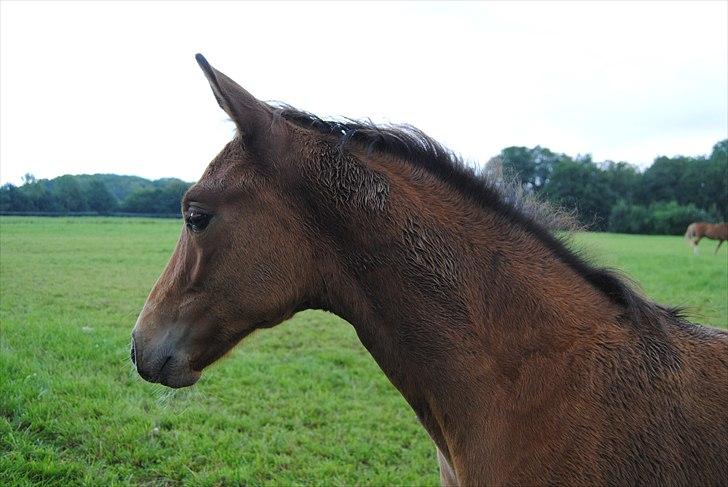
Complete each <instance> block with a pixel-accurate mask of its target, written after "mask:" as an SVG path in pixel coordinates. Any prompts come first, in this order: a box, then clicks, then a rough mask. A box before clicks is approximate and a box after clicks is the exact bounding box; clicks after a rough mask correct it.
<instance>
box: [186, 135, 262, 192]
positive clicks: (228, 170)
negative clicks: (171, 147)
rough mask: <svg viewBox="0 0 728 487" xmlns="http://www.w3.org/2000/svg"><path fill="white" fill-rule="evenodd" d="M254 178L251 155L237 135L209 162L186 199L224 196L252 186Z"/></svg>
mask: <svg viewBox="0 0 728 487" xmlns="http://www.w3.org/2000/svg"><path fill="white" fill-rule="evenodd" d="M254 179H255V167H254V164H253V161H252V159H251V156H250V154H249V153H248V152H247V151H246V150H245V148H244V146H243V143H242V141H241V140H240V139H239V138H237V137H236V138H235V139H233V140H232V141H230V142H228V143H227V145H225V147H223V149H222V150H221V151H220V153H219V154H218V155H217V156H215V158H214V159H213V160H212V161H211V162H210V164H208V166H207V168H206V169H205V172H204V173H203V174H202V176H201V177H200V179H199V181H197V183H195V184H194V185H192V187H191V188H190V189H189V190H188V191H187V193H186V194H185V197H184V201H185V202H189V201H198V202H202V201H206V200H211V199H217V198H220V197H224V196H226V195H229V194H230V193H235V192H238V191H239V190H241V189H245V188H247V187H250V186H252V184H253V181H254Z"/></svg>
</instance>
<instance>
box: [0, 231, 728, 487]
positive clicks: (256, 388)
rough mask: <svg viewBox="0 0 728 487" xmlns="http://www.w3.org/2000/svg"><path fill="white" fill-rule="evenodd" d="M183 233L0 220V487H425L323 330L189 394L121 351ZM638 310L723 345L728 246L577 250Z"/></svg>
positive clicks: (223, 372) (371, 391)
mask: <svg viewBox="0 0 728 487" xmlns="http://www.w3.org/2000/svg"><path fill="white" fill-rule="evenodd" d="M180 225H181V222H180V221H179V220H144V219H112V218H76V219H68V218H58V219H46V218H14V217H3V218H0V292H1V294H0V320H1V329H0V485H31V484H43V485H78V484H80V485H127V484H132V485H139V484H148V485H167V484H170V485H178V484H180V485H220V484H245V485H261V484H285V485H301V484H315V483H316V484H321V483H326V484H337V485H340V484H347V485H351V484H359V485H362V484H363V485H385V484H387V485H390V484H399V485H436V484H438V476H437V472H438V470H437V462H436V461H435V454H434V446H433V445H432V443H431V442H430V440H429V438H428V437H427V435H426V434H425V432H424V431H423V430H422V429H421V427H420V426H419V423H418V422H417V419H416V418H415V414H414V413H413V412H412V411H411V409H410V408H409V406H408V405H407V404H406V403H405V401H404V400H403V399H402V398H400V396H399V394H398V393H397V391H396V390H394V388H393V387H392V386H391V385H390V384H389V382H388V381H387V379H386V378H385V377H384V376H383V374H382V373H381V372H380V371H379V370H378V368H377V366H376V364H375V363H374V361H373V360H372V359H371V358H370V357H369V355H368V354H367V352H366V351H365V350H364V349H363V347H362V346H361V345H360V344H359V341H358V339H357V337H356V335H355V333H354V331H353V329H352V328H351V327H350V326H349V325H347V324H346V323H345V322H343V321H342V320H340V319H338V318H337V317H335V316H333V315H330V314H327V313H323V312H313V311H308V312H304V313H300V314H299V315H297V316H296V317H295V318H294V319H293V320H291V321H289V322H288V323H285V324H283V325H281V326H279V327H277V328H274V329H271V330H264V331H262V332H259V333H256V334H255V335H253V336H252V337H250V338H248V339H247V341H246V342H245V344H244V345H243V346H240V347H238V348H236V349H235V350H234V351H233V352H232V354H231V357H229V358H227V359H225V360H222V361H221V362H220V363H218V364H216V365H214V366H212V367H211V368H210V369H209V370H207V371H206V373H205V374H204V375H203V378H202V379H201V380H200V382H199V384H198V385H196V386H195V387H194V388H191V389H183V390H179V391H170V390H167V389H165V388H163V387H161V386H158V385H152V384H148V383H146V382H144V381H142V380H141V379H140V378H139V377H138V376H137V375H136V373H135V372H134V371H133V370H132V368H131V365H130V362H129V350H128V349H129V333H130V331H131V328H132V326H133V324H134V321H135V319H136V316H137V313H138V312H139V310H140V307H141V306H142V304H143V303H144V300H145V298H146V294H147V292H148V291H149V290H150V288H151V286H152V284H153V283H154V281H155V280H156V278H157V276H158V275H159V273H160V272H161V270H162V268H163V266H164V264H165V263H166V261H167V259H168V257H169V255H170V253H171V251H172V248H173V247H174V244H175V242H176V239H177V236H178V234H179V228H180ZM574 240H575V244H576V245H577V246H580V247H583V248H584V249H585V251H586V253H587V255H591V256H593V257H594V259H595V260H596V261H598V262H601V263H603V264H606V265H610V266H614V267H617V268H620V269H622V270H623V271H624V272H625V273H626V274H627V275H628V276H630V277H632V278H633V279H634V280H635V281H636V282H638V283H639V284H640V287H641V288H642V289H643V291H644V292H645V293H646V294H647V295H648V296H650V297H652V298H654V299H656V300H658V301H660V302H663V303H666V304H671V305H681V306H685V307H687V312H688V315H689V316H690V318H691V319H692V320H694V321H698V322H702V323H706V324H711V325H713V326H719V327H723V328H726V327H728V245H724V246H723V248H721V251H720V252H719V254H718V255H713V249H714V248H715V242H712V241H703V242H702V244H701V246H700V248H701V255H699V256H697V257H696V256H693V255H692V250H690V248H688V246H687V245H685V243H684V242H683V240H682V237H663V236H634V235H615V234H597V233H591V234H579V235H577V236H575V239H574Z"/></svg>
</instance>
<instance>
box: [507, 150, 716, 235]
mask: <svg viewBox="0 0 728 487" xmlns="http://www.w3.org/2000/svg"><path fill="white" fill-rule="evenodd" d="M496 160H497V162H498V163H499V164H500V165H501V166H502V171H503V174H504V175H505V176H508V177H512V178H516V179H518V180H520V181H521V184H522V185H523V189H524V191H526V192H527V193H531V194H534V195H536V196H537V197H539V198H541V199H543V200H546V201H548V202H550V203H552V204H554V205H556V206H558V207H561V208H564V209H572V210H575V211H576V215H577V217H578V219H579V220H580V222H581V223H582V224H583V225H584V226H585V227H587V228H589V229H591V230H602V231H610V232H619V233H642V234H673V235H676V234H681V233H683V232H684V231H685V228H686V227H687V225H688V224H690V223H691V222H694V221H708V222H717V221H726V220H728V139H725V140H722V141H720V142H718V143H717V144H715V145H714V146H713V150H712V152H711V153H710V155H708V156H695V157H689V156H676V157H665V156H660V157H657V158H656V159H655V160H654V162H653V163H652V165H650V166H649V167H648V168H647V169H645V170H644V171H640V169H639V168H638V167H637V166H634V165H632V164H629V163H626V162H614V161H605V162H595V161H593V160H592V157H591V156H590V155H586V156H576V157H570V156H568V155H566V154H558V153H554V152H552V151H550V150H549V149H547V148H545V147H540V146H537V147H533V148H527V147H508V148H506V149H503V150H502V151H501V153H500V155H499V156H498V157H497V158H496Z"/></svg>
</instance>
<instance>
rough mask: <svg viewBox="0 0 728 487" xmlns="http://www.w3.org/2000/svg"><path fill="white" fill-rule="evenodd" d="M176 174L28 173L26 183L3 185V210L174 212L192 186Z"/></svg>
mask: <svg viewBox="0 0 728 487" xmlns="http://www.w3.org/2000/svg"><path fill="white" fill-rule="evenodd" d="M191 184H192V183H186V182H184V181H181V180H179V179H175V178H165V179H158V180H156V181H150V180H148V179H144V178H140V177H136V176H119V175H116V174H92V175H90V174H82V175H78V176H72V175H69V174H67V175H64V176H60V177H57V178H54V179H40V180H37V179H36V178H35V177H33V175H31V174H26V175H25V176H24V177H23V184H22V185H21V186H15V185H13V184H10V183H8V184H5V185H3V186H2V187H0V211H2V212H33V213H64V214H72V213H83V212H92V213H99V214H113V213H136V214H158V215H173V214H179V212H180V201H181V200H182V195H184V193H185V191H187V189H188V188H189V187H190V186H191Z"/></svg>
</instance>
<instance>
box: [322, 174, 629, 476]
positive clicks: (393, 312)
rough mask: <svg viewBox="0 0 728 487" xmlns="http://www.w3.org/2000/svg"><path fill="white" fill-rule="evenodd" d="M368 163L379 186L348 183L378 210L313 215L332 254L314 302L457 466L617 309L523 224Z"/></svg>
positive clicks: (363, 204) (350, 207)
mask: <svg viewBox="0 0 728 487" xmlns="http://www.w3.org/2000/svg"><path fill="white" fill-rule="evenodd" d="M367 169H368V170H369V171H372V172H371V173H369V172H365V173H364V174H367V178H368V179H369V180H372V181H375V183H376V184H375V188H374V189H373V188H368V187H367V183H366V182H364V183H362V185H350V186H347V188H354V189H355V190H356V191H363V192H364V193H365V194H369V193H370V194H379V195H380V196H382V197H384V196H386V202H384V203H383V202H382V200H381V199H380V200H376V198H374V199H372V198H366V197H362V198H352V195H347V197H346V198H338V199H337V200H336V201H339V202H341V201H347V202H348V203H347V204H345V205H340V206H339V207H337V208H336V209H332V208H326V209H323V208H319V209H318V210H317V212H316V214H317V215H318V216H317V218H318V220H319V221H318V223H319V225H317V227H318V228H317V231H318V232H320V234H319V235H320V236H323V238H322V241H323V242H324V244H323V245H325V247H326V249H328V250H326V251H322V252H321V256H322V259H321V262H320V265H319V269H320V270H321V277H322V278H321V281H322V283H323V287H322V289H321V296H319V298H318V299H317V301H319V302H320V303H321V307H323V308H325V309H327V310H329V311H331V312H333V313H335V314H337V315H339V316H341V317H343V318H344V319H346V320H347V321H349V322H350V323H351V324H352V325H353V326H354V327H355V329H356V331H357V334H358V335H359V337H360V339H361V341H362V343H363V344H364V346H365V347H366V348H367V349H368V350H369V352H370V353H371V354H372V356H373V357H374V359H375V360H376V361H377V363H378V364H379V366H380V367H381V368H382V370H383V371H384V372H385V374H386V375H387V376H388V377H389V379H390V380H391V381H392V383H393V384H394V385H395V387H397V389H399V391H400V392H401V393H402V394H403V396H404V397H405V399H406V400H407V401H408V402H409V404H410V405H411V406H412V408H413V409H414V410H415V412H416V413H417V415H418V417H419V419H420V420H421V422H422V423H423V425H424V426H425V428H426V429H427V431H428V432H429V433H430V436H431V437H432V438H433V440H434V441H435V443H436V444H437V446H438V448H439V449H440V450H441V451H442V452H443V454H444V455H445V457H446V458H447V459H448V460H450V461H451V463H452V464H453V467H454V468H455V469H456V470H458V462H460V461H461V460H459V459H461V458H462V456H463V454H464V453H463V452H464V451H465V450H471V451H472V446H473V445H468V444H467V441H473V439H479V441H482V440H483V439H484V436H485V435H491V437H490V440H492V442H488V441H486V442H484V443H486V445H485V446H483V445H480V448H486V449H487V448H492V447H493V448H494V447H495V446H488V444H489V445H493V443H495V442H497V441H498V439H499V438H498V436H499V435H501V436H503V435H506V434H507V432H506V431H494V429H493V427H492V424H491V423H489V421H492V420H493V418H494V417H495V416H498V415H502V414H504V411H505V410H507V409H508V408H510V407H512V404H520V406H519V407H520V408H521V409H527V408H529V407H531V406H530V405H533V407H536V405H537V404H538V403H539V401H540V400H543V399H539V397H538V396H539V395H542V394H543V392H544V391H543V388H542V386H543V385H544V383H545V382H546V377H545V376H544V377H541V379H539V377H540V376H539V374H545V372H544V371H545V370H547V369H548V368H547V367H546V365H547V363H548V362H549V361H552V360H555V359H556V357H557V356H561V355H563V353H564V352H565V350H567V349H570V348H574V347H578V343H579V336H580V334H583V333H588V328H589V327H591V326H592V324H594V323H600V322H601V323H604V321H605V320H607V321H613V320H615V319H616V316H617V310H616V309H615V306H614V305H612V304H611V303H610V302H609V301H608V300H607V299H606V298H605V297H604V296H603V295H601V294H600V293H599V292H597V291H596V290H595V289H594V288H592V287H591V286H589V285H588V284H587V283H586V281H584V279H582V278H580V276H578V275H576V273H575V272H574V271H572V270H571V269H570V268H569V266H568V265H566V264H564V263H562V262H561V261H559V259H558V258H557V257H556V256H554V255H553V253H552V252H551V251H550V250H549V249H548V248H547V246H546V245H544V244H542V243H541V242H539V240H538V238H536V237H534V236H533V235H530V234H529V233H528V231H527V230H525V229H523V228H519V227H517V226H509V227H508V228H503V224H502V219H501V218H499V215H497V214H496V213H495V211H493V212H489V211H488V210H486V209H483V208H463V207H462V204H463V203H462V198H457V197H454V196H453V195H452V194H448V193H447V190H446V188H444V187H443V185H435V186H434V187H435V188H437V189H438V191H433V184H432V181H425V182H423V183H421V184H422V185H423V186H424V188H420V187H418V186H417V184H415V183H413V182H412V179H411V178H410V177H408V175H407V174H404V175H403V174H401V173H397V172H396V169H397V166H394V169H393V166H392V165H391V164H390V165H388V166H383V167H380V168H376V167H375V168H372V167H369V168H367ZM399 169H401V168H399ZM379 170H381V172H379ZM385 171H388V172H385ZM382 173H385V174H386V177H380V176H382ZM403 176H404V177H403ZM383 181H384V182H385V183H386V184H387V185H388V186H387V187H386V188H384V189H382V188H383V187H382V184H383V183H382V182H383ZM319 182H320V181H319ZM400 184H401V185H403V186H402V187H397V188H396V190H395V189H394V188H392V186H396V185H400ZM328 186H330V185H328ZM328 186H326V187H327V188H328ZM376 188H380V190H381V191H379V193H377V191H375V189H376ZM329 189H330V188H329ZM319 190H320V188H319ZM327 190H328V189H327ZM334 190H337V191H338V190H340V188H334ZM309 194H317V193H316V192H315V191H312V192H309ZM372 200H375V201H377V205H376V206H368V205H367V201H372ZM322 215H323V216H322ZM322 218H325V219H326V221H321V219H322ZM333 249H337V250H333ZM605 310H607V311H605ZM534 367H536V368H534ZM538 367H541V370H539V369H538ZM527 368H534V369H533V370H529V371H528V372H529V373H528V374H526V373H525V372H526V370H524V369H527ZM551 370H563V368H552V369H551ZM524 376H528V377H529V380H528V383H523V380H525V379H522V377H524ZM557 379H558V378H557V377H549V378H548V380H549V381H553V380H557ZM504 391H505V392H506V393H505V394H503V392H504ZM496 398H498V399H497V400H496ZM511 401H512V402H511ZM509 403H510V404H511V405H509ZM474 428H475V429H477V428H481V429H482V432H483V434H482V435H479V434H473V429H474ZM493 435H495V436H493ZM501 439H505V438H501ZM486 457H487V452H486Z"/></svg>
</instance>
